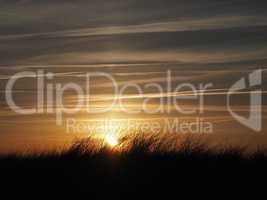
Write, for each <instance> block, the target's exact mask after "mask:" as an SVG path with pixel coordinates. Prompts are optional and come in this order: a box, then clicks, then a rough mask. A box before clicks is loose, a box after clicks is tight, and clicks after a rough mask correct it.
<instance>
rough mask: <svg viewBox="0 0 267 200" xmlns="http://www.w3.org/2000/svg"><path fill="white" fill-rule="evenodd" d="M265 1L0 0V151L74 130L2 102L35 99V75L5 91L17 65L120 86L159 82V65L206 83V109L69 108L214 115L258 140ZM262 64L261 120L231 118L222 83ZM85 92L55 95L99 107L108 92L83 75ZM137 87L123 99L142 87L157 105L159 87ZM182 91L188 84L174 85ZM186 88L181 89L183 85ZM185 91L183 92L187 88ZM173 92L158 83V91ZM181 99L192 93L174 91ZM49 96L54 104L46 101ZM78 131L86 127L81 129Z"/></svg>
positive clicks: (137, 100) (243, 104)
mask: <svg viewBox="0 0 267 200" xmlns="http://www.w3.org/2000/svg"><path fill="white" fill-rule="evenodd" d="M266 10H267V1H266V0H258V1H251V0H228V1H222V0H201V1H199V0H145V1H141V0H140V1H137V0H106V1H104V0H76V1H73V0H0V92H1V96H0V152H6V151H11V150H16V149H27V148H47V147H48V146H57V145H59V144H60V145H62V144H65V143H68V142H69V140H71V139H73V137H75V136H76V135H75V134H67V133H66V132H65V127H64V126H57V125H56V122H55V114H47V113H46V114H34V115H19V114H16V113H14V112H13V111H12V110H11V109H10V108H9V107H8V105H7V102H6V98H5V94H6V92H12V93H13V96H14V97H15V99H16V102H17V104H19V105H20V106H23V107H25V108H31V107H33V106H35V105H36V96H37V89H36V87H37V86H36V85H37V84H36V83H35V82H34V79H32V78H28V79H25V80H20V81H18V83H17V84H16V87H15V88H14V90H13V91H6V90H5V88H6V84H7V82H8V80H10V77H12V76H13V75H14V74H16V73H18V72H22V71H28V72H36V71H37V70H38V69H39V70H40V69H42V70H44V72H45V73H48V72H52V73H54V75H55V77H54V79H53V80H52V81H50V83H61V84H66V83H69V82H74V83H76V84H79V85H80V86H81V87H82V88H83V89H85V88H86V80H85V76H84V75H85V74H86V73H90V72H104V73H108V74H110V75H112V77H113V78H114V79H115V80H116V81H117V83H118V85H119V87H122V86H123V85H124V84H129V83H131V84H138V85H140V86H141V87H143V86H145V84H148V83H159V84H160V85H161V86H162V87H163V88H166V87H167V85H166V76H167V71H168V70H169V71H171V74H172V79H171V83H172V85H173V86H177V85H179V84H182V83H190V84H193V85H195V86H198V85H199V84H201V83H212V84H213V87H212V89H210V90H208V94H206V95H205V112H204V113H203V114H201V115H200V114H198V113H196V114H192V115H188V116H183V115H181V114H180V113H177V112H176V111H175V110H174V109H173V110H171V112H170V113H164V112H163V113H157V114H147V113H142V112H141V113H138V114H131V115H130V114H125V113H123V112H121V110H120V109H117V108H116V106H115V107H114V108H113V110H112V111H111V112H108V113H102V114H88V113H86V112H85V111H81V112H79V113H77V114H75V115H74V116H72V117H74V118H75V119H77V120H82V121H88V123H89V121H90V122H92V121H93V123H94V121H99V120H100V121H101V120H104V119H106V118H108V119H118V120H122V119H123V120H126V119H135V120H141V121H144V120H158V121H162V119H164V118H180V119H181V120H187V121H194V119H195V118H196V117H202V118H203V119H205V120H207V121H210V122H212V123H213V124H214V130H213V131H214V133H216V134H219V135H227V134H238V135H240V134H241V135H242V134H245V133H251V134H253V135H255V140H253V137H249V139H244V138H242V136H238V137H233V141H241V142H243V140H242V139H244V140H246V142H251V143H255V142H260V143H261V144H266V145H267V137H263V138H264V140H262V139H261V140H260V141H258V140H257V136H258V135H257V134H261V135H262V134H264V133H266V123H265V122H267V121H266V119H267V113H266V112H267V107H266V103H267V101H266V91H267V84H266V78H267V73H266V69H267V12H266ZM257 69H262V81H263V83H262V85H261V89H262V91H263V98H262V103H263V105H262V114H263V119H262V121H263V128H262V131H260V133H255V132H253V131H251V130H250V129H249V128H247V127H245V126H243V125H241V124H240V123H238V122H237V121H235V120H234V119H233V118H232V117H231V116H230V114H229V112H228V111H227V110H226V93H227V91H228V89H229V88H230V87H231V86H232V85H233V84H234V83H235V82H236V81H238V80H239V79H241V78H243V77H247V76H248V74H249V73H251V72H253V71H254V70H257ZM92 81H93V82H92V84H91V86H92V87H91V94H90V97H88V96H87V95H84V96H80V97H78V96H77V95H75V94H73V93H71V92H70V93H66V94H65V96H64V103H65V105H68V106H73V105H75V104H76V103H77V101H79V100H80V99H85V100H86V101H90V102H91V105H92V106H93V107H98V108H99V107H100V108H101V107H102V108H103V107H106V106H107V105H109V104H110V102H111V100H112V98H113V95H114V94H113V93H112V88H111V84H110V81H108V80H105V79H103V77H102V78H96V79H95V80H92ZM144 91H145V94H144V95H143V96H140V95H138V94H136V91H127V92H125V94H123V95H121V96H120V97H119V98H122V99H124V102H125V106H127V107H128V109H138V108H139V107H140V105H141V102H142V100H143V99H144V97H150V98H151V100H150V102H149V106H151V107H153V106H157V105H158V104H159V99H160V98H161V97H162V95H158V93H157V92H158V91H155V90H150V89H144ZM183 92H188V91H186V90H185V91H183ZM187 94H188V93H187ZM190 94H191V93H190V91H189V95H190ZM175 95H177V96H179V95H183V94H182V93H181V94H174V93H172V92H170V91H167V90H164V93H163V98H167V97H169V96H175ZM180 102H181V103H180V105H181V106H182V107H183V108H187V107H188V108H192V107H194V106H196V105H197V102H196V101H186V100H180ZM248 104H249V90H244V91H243V92H242V93H239V94H236V95H235V98H234V105H233V107H232V108H233V110H234V111H236V112H238V113H243V114H244V113H247V111H248ZM52 106H53V105H52ZM85 134H86V133H85Z"/></svg>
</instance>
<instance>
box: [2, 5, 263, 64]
mask: <svg viewBox="0 0 267 200" xmlns="http://www.w3.org/2000/svg"><path fill="white" fill-rule="evenodd" d="M266 9H267V2H266V1H265V0H258V1H251V0H228V1H221V0H202V1H198V0H167V1H166V0H146V1H137V0H109V1H104V0H77V1H72V0H0V42H1V45H0V64H1V65H5V64H9V65H13V64H88V63H121V62H166V61H168V62H185V63H188V62H189V63H202V64H203V63H223V62H243V63H251V62H258V63H260V64H265V63H266V60H265V58H266V56H267V53H266V52H267V48H266V43H267V14H266ZM140 55H142V56H140Z"/></svg>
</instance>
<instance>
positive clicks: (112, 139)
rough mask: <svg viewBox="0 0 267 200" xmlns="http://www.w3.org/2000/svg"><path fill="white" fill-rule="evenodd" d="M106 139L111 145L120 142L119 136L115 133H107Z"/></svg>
mask: <svg viewBox="0 0 267 200" xmlns="http://www.w3.org/2000/svg"><path fill="white" fill-rule="evenodd" d="M105 141H106V143H107V144H108V145H109V146H111V147H115V146H116V145H118V143H119V142H118V138H117V137H116V136H114V135H107V136H106V138H105Z"/></svg>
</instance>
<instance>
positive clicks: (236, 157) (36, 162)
mask: <svg viewBox="0 0 267 200" xmlns="http://www.w3.org/2000/svg"><path fill="white" fill-rule="evenodd" d="M89 146H90V144H89ZM0 182H1V185H0V191H1V195H0V196H1V199H11V197H14V196H15V197H17V199H18V198H23V197H26V198H30V197H33V198H35V199H40V198H45V199H55V198H60V199H62V198H66V197H71V198H73V199H144V198H147V199H185V198H186V199H188V198H190V197H195V198H197V199H199V198H205V199H206V198H210V199H211V198H212V199H218V198H222V197H223V198H225V199H226V198H227V199H228V198H242V197H244V196H246V197H249V198H251V199H257V198H259V197H258V196H259V195H260V194H263V195H264V196H266V195H267V157H266V155H265V152H264V151H259V152H256V153H254V154H253V155H250V156H248V155H247V156H244V155H242V150H241V149H235V148H227V149H225V150H220V151H217V152H211V151H209V150H206V149H205V148H204V147H202V146H192V145H184V146H183V147H182V148H180V149H179V150H177V151H170V152H165V153H164V152H163V151H162V150H159V149H157V148H154V149H153V151H151V150H149V144H146V143H142V142H139V143H136V144H135V146H133V147H131V148H130V149H128V150H127V151H117V150H114V149H110V148H109V147H106V146H105V147H102V148H100V149H98V150H97V151H96V152H94V151H92V149H90V150H88V149H86V145H84V144H82V143H79V144H78V143H76V144H75V145H74V146H73V147H72V148H70V149H69V150H68V151H65V152H61V153H56V152H54V153H47V154H32V155H24V156H22V155H10V156H2V157H1V158H0ZM4 195H8V196H6V197H5V198H2V197H4ZM264 196H263V197H262V198H265V197H264Z"/></svg>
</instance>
